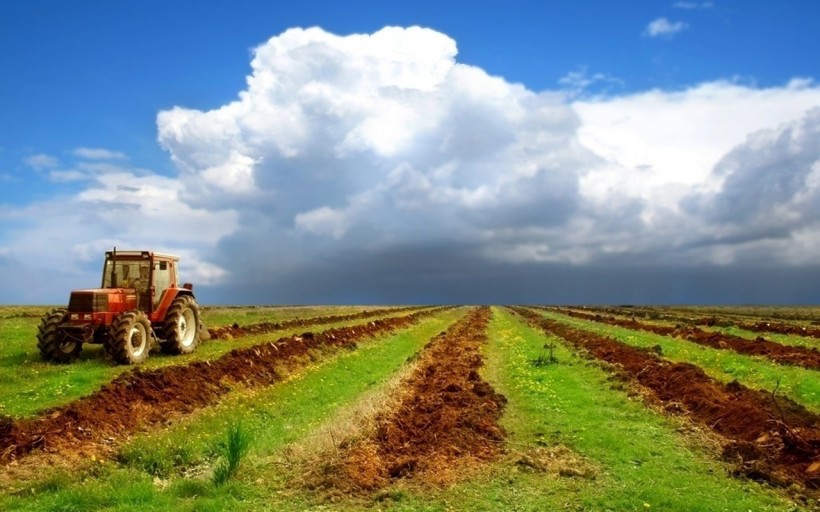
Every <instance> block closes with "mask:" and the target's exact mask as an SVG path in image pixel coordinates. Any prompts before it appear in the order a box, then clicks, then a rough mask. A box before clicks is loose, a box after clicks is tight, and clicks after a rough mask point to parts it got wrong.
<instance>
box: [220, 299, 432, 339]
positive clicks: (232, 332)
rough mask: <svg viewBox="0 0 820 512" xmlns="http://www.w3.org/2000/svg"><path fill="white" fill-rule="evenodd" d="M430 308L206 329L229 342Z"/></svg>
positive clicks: (393, 309) (377, 310)
mask: <svg viewBox="0 0 820 512" xmlns="http://www.w3.org/2000/svg"><path fill="white" fill-rule="evenodd" d="M429 307H430V306H409V307H405V308H384V309H374V310H372V311H362V312H360V313H351V314H349V315H327V316H316V317H312V318H294V319H292V320H285V321H282V322H259V323H255V324H249V325H239V324H236V323H234V324H232V325H225V326H222V327H216V328H212V329H208V333H209V334H210V336H211V339H222V340H230V339H233V338H239V337H242V336H251V335H256V334H267V333H269V332H273V331H281V330H285V329H293V328H295V327H312V326H315V325H322V324H334V323H336V322H347V321H349V320H359V319H363V318H373V317H381V316H385V315H389V314H391V313H405V312H413V311H419V310H423V309H428V308H429Z"/></svg>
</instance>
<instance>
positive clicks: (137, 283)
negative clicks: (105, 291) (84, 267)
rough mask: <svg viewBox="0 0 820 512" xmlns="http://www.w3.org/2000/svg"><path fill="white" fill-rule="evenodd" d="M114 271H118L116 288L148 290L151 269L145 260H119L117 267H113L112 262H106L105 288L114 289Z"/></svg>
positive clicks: (104, 273)
mask: <svg viewBox="0 0 820 512" xmlns="http://www.w3.org/2000/svg"><path fill="white" fill-rule="evenodd" d="M112 270H114V271H116V274H117V277H116V286H117V287H118V288H135V289H137V290H138V291H139V290H142V291H144V290H147V289H148V285H149V284H150V283H149V282H148V279H149V272H150V267H149V264H148V262H147V261H145V260H119V259H118V260H117V263H116V266H113V267H112V262H111V260H107V261H106V262H105V269H104V270H103V283H102V287H103V288H113V287H114V276H113V273H114V272H112Z"/></svg>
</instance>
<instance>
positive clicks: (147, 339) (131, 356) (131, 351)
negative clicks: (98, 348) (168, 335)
mask: <svg viewBox="0 0 820 512" xmlns="http://www.w3.org/2000/svg"><path fill="white" fill-rule="evenodd" d="M110 332H111V334H110V339H109V340H108V344H107V348H108V351H109V353H110V354H111V357H113V358H114V361H116V362H117V363H118V364H139V363H142V362H143V361H145V360H146V359H147V358H148V352H149V351H150V350H151V322H149V321H148V318H147V317H146V316H145V313H143V312H142V311H127V312H125V313H122V314H120V315H119V316H117V317H116V318H114V321H113V322H112V323H111V331H110Z"/></svg>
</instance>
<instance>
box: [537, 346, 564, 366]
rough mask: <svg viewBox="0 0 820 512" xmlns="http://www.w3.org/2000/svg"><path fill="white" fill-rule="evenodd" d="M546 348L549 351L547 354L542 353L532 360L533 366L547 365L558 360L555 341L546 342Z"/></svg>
mask: <svg viewBox="0 0 820 512" xmlns="http://www.w3.org/2000/svg"><path fill="white" fill-rule="evenodd" d="M544 349H545V350H547V351H548V353H546V354H541V355H539V356H538V357H536V358H535V359H533V361H532V365H533V366H536V367H538V366H547V365H550V364H554V363H557V362H558V358H556V357H555V342H554V341H553V342H550V343H545V344H544Z"/></svg>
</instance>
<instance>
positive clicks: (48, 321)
mask: <svg viewBox="0 0 820 512" xmlns="http://www.w3.org/2000/svg"><path fill="white" fill-rule="evenodd" d="M67 314H68V310H66V309H63V308H59V309H52V310H51V311H49V312H48V313H46V314H45V315H43V318H42V319H40V326H39V327H38V328H37V348H38V349H40V355H41V356H43V359H45V360H46V361H55V362H57V363H70V362H72V361H73V360H74V359H76V358H77V356H78V355H79V353H80V350H82V348H83V344H82V341H80V340H77V339H73V338H70V337H68V336H67V335H66V333H65V332H61V331H60V329H59V327H60V324H61V323H63V321H64V320H65V317H66V315H67Z"/></svg>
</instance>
